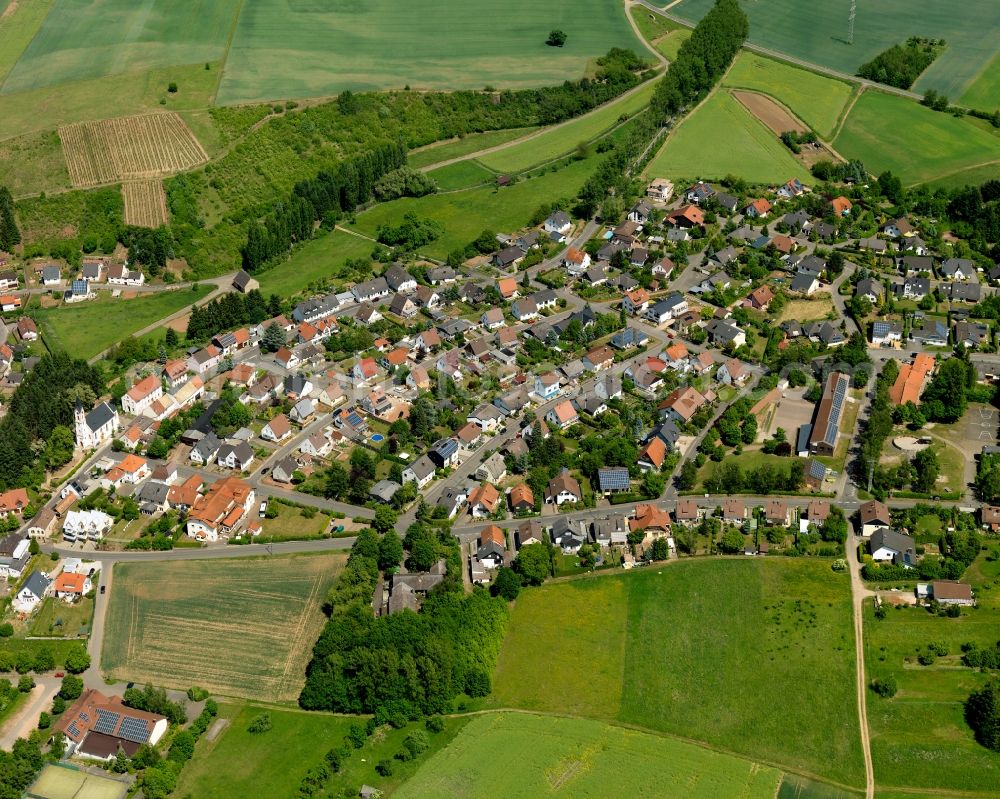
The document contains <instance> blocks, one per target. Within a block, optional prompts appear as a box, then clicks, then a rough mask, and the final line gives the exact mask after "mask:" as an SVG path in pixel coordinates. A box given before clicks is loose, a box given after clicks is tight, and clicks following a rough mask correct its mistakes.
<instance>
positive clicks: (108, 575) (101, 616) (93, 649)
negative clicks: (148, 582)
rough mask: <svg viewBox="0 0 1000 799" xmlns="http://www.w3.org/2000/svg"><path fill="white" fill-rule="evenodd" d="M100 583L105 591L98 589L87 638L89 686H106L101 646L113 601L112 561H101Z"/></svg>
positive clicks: (87, 675) (98, 687)
mask: <svg viewBox="0 0 1000 799" xmlns="http://www.w3.org/2000/svg"><path fill="white" fill-rule="evenodd" d="M99 566H100V569H101V570H100V572H99V573H98V581H99V582H98V584H99V585H101V586H103V587H104V593H101V589H100V588H98V589H97V593H96V594H95V595H94V620H93V622H92V623H91V625H90V638H89V639H87V654H88V655H90V668H88V669H87V670H86V671H85V672H84V673H83V675H82V676H83V684H84V686H85V687H87V688H96V689H98V690H101V689H103V688H104V678H103V677H102V676H101V647H102V646H103V645H104V624H105V622H106V621H107V618H108V603H110V602H111V583H112V581H113V580H114V569H113V568H111V567H112V564H111V563H105V562H104V561H103V560H102V561H101V562H100V563H99Z"/></svg>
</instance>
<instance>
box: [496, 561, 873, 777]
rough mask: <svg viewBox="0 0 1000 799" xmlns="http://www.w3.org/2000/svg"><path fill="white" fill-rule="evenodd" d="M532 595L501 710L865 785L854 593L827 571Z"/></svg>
mask: <svg viewBox="0 0 1000 799" xmlns="http://www.w3.org/2000/svg"><path fill="white" fill-rule="evenodd" d="M604 583H608V584H611V586H614V587H611V586H606V585H604ZM594 584H600V587H599V588H593V587H591V586H592V585H594ZM615 584H617V585H615ZM586 591H589V592H591V593H592V596H591V595H590V594H587V593H584V592H586ZM532 593H533V592H532V591H528V592H525V594H523V595H522V597H521V598H519V599H518V602H517V606H516V607H515V611H514V616H513V618H512V621H511V625H510V628H509V632H508V636H507V640H506V642H505V645H504V650H503V651H502V652H501V656H500V661H499V664H498V668H497V673H496V678H495V680H494V698H493V699H492V700H491V701H495V702H496V703H497V704H498V705H502V706H512V707H525V708H527V709H547V708H554V709H559V710H561V711H563V712H572V713H579V714H580V715H585V716H593V717H595V718H602V719H606V720H612V721H614V720H619V721H623V722H628V723H633V724H638V725H640V726H642V727H644V728H648V729H653V730H661V731H664V732H668V733H673V734H676V735H681V736H684V737H686V738H691V739H694V740H697V741H704V742H706V743H708V744H710V745H713V746H717V747H720V748H722V749H724V750H728V751H732V752H736V753H741V754H745V755H747V756H748V757H752V758H755V759H759V760H760V761H761V762H767V763H773V764H776V765H779V766H782V765H784V766H788V767H790V768H795V769H799V770H803V771H805V772H808V773H812V774H816V775H819V776H820V777H822V778H827V779H831V780H836V781H838V782H840V783H843V784H848V785H860V784H861V782H862V779H863V777H862V774H863V771H862V761H861V746H860V736H859V731H858V720H857V711H856V703H855V701H854V677H853V674H854V655H853V634H852V631H851V619H850V594H849V586H848V582H847V579H846V577H845V576H844V575H838V574H835V573H834V572H832V571H831V570H830V568H829V564H828V563H827V562H825V561H810V560H791V559H784V558H774V559H754V560H750V559H725V560H717V559H712V560H707V559H706V560H698V561H685V562H680V563H675V564H672V565H669V566H665V567H661V568H657V569H656V570H654V569H652V568H650V569H645V570H640V571H637V572H633V573H630V574H623V575H617V576H605V577H600V578H595V579H593V581H592V582H591V581H573V582H569V583H563V584H556V585H551V586H548V587H546V588H545V589H543V590H541V591H539V592H535V593H537V594H540V595H541V596H539V597H537V598H533V597H532ZM590 600H593V601H590ZM599 604H600V605H601V607H599V608H598V609H595V607H597V606H598V605H599ZM607 605H610V607H605V606H607ZM623 606H624V607H623ZM622 628H624V629H625V641H624V646H622V645H621V644H619V643H618V637H619V635H621V633H620V632H619V630H621V629H622ZM598 631H600V632H598ZM595 641H596V643H595ZM619 652H621V653H623V654H622V655H618V654H617V653H619ZM587 653H591V654H589V655H588V654H587ZM618 658H620V659H618ZM616 673H618V674H623V675H624V677H623V681H622V683H621V686H620V688H619V687H618V686H617V685H615V684H614V679H613V676H612V675H614V674H616ZM526 674H531V679H526V678H525V675H526ZM567 675H571V676H567ZM577 675H581V676H577ZM778 695H780V696H781V701H780V702H778V701H776V696H778ZM619 698H620V701H616V700H618V699H619ZM567 707H569V708H570V709H569V710H567Z"/></svg>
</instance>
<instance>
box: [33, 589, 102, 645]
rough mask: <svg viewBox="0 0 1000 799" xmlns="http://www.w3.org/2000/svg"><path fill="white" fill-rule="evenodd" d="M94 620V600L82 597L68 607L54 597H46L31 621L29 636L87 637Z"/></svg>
mask: <svg viewBox="0 0 1000 799" xmlns="http://www.w3.org/2000/svg"><path fill="white" fill-rule="evenodd" d="M93 618H94V600H93V599H87V598H86V597H84V598H83V599H81V600H80V601H78V602H75V603H74V604H72V605H70V604H68V603H66V602H63V601H62V600H61V599H56V598H55V597H52V596H50V597H46V598H45V601H44V602H43V603H42V607H41V608H40V609H39V610H38V613H37V614H35V617H34V618H33V619H32V620H31V635H40V636H53V635H56V636H62V637H65V638H76V637H77V636H78V635H88V634H89V633H90V624H91V621H92V620H93Z"/></svg>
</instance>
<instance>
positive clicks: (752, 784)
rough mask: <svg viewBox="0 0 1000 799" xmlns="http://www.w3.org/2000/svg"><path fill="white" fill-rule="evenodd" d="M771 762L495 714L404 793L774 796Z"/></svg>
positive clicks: (576, 722) (597, 726) (471, 797)
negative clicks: (760, 764)
mask: <svg viewBox="0 0 1000 799" xmlns="http://www.w3.org/2000/svg"><path fill="white" fill-rule="evenodd" d="M780 781H781V773H780V772H778V771H776V770H775V769H773V768H767V767H761V766H759V765H758V764H756V763H751V762H749V761H746V760H742V759H739V758H735V757H732V756H730V755H724V754H720V753H717V752H712V751H709V750H707V749H702V748H700V747H698V746H693V745H692V744H689V743H685V742H682V741H676V740H672V739H669V738H661V737H660V736H657V735H650V734H648V733H642V732H637V731H635V730H629V729H624V728H620V727H613V726H610V725H608V724H602V723H600V722H596V721H586V720H583V719H564V718H550V717H543V716H535V715H530V714H521V713H497V714H490V715H487V716H481V717H478V718H475V719H473V720H472V721H471V722H470V723H469V724H468V726H466V727H465V729H464V730H462V732H461V733H460V734H459V735H458V737H456V738H455V740H454V741H452V742H451V744H449V745H448V746H447V747H446V748H445V749H443V750H441V751H440V752H439V753H438V754H437V755H435V756H434V757H432V758H431V759H430V760H429V761H427V763H426V764H425V765H424V766H423V767H422V768H421V769H420V771H419V772H418V773H417V775H416V776H415V777H414V778H413V779H412V780H411V781H410V782H407V783H406V784H405V785H403V787H402V788H401V789H400V790H399V791H398V792H397V793H395V794H394V796H396V797H398V799H459V798H461V799H492V797H497V796H505V797H538V796H551V795H553V794H556V795H565V796H572V797H584V798H586V797H594V798H595V799H598V798H600V799H603V797H608V796H636V797H639V796H650V797H652V796H678V797H680V796H683V797H686V799H737V797H739V798H740V799H771V798H772V797H773V796H774V795H775V793H776V791H777V788H778V784H779V782H780Z"/></svg>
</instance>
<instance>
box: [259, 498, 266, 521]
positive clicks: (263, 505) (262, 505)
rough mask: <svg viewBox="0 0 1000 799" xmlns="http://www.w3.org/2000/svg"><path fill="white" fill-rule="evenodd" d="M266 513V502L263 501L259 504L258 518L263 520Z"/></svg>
mask: <svg viewBox="0 0 1000 799" xmlns="http://www.w3.org/2000/svg"><path fill="white" fill-rule="evenodd" d="M266 513H267V500H266V499H265V500H264V501H263V502H261V503H260V518H262V519H263V518H264V515H265V514H266Z"/></svg>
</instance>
